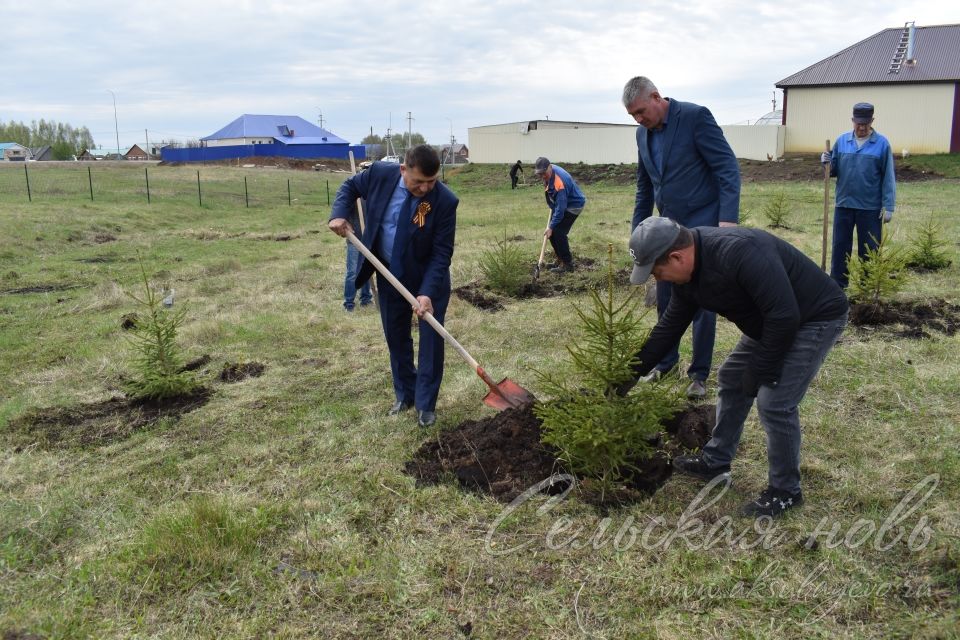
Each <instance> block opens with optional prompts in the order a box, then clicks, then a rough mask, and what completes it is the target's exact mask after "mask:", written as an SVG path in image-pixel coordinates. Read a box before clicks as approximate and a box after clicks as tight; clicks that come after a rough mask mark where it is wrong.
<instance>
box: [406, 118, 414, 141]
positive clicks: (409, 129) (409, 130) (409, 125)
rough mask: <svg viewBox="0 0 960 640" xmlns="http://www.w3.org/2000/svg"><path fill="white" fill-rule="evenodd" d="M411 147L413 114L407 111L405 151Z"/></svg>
mask: <svg viewBox="0 0 960 640" xmlns="http://www.w3.org/2000/svg"><path fill="white" fill-rule="evenodd" d="M412 146H413V113H412V112H410V111H407V149H409V148H410V147H412Z"/></svg>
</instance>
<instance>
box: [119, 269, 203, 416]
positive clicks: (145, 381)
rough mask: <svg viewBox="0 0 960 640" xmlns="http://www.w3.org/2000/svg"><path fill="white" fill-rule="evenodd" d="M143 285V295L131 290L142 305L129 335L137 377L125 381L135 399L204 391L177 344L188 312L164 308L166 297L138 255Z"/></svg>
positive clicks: (134, 297)
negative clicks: (186, 365)
mask: <svg viewBox="0 0 960 640" xmlns="http://www.w3.org/2000/svg"><path fill="white" fill-rule="evenodd" d="M137 260H138V262H139V264H140V275H141V279H142V284H143V294H142V297H138V296H136V295H134V294H132V293H129V292H128V293H127V295H129V296H130V297H131V298H133V299H134V300H135V301H136V302H137V303H138V304H139V305H140V313H139V314H138V317H139V319H138V321H137V322H136V323H135V325H134V326H133V327H132V328H131V331H130V332H129V333H128V334H127V336H128V337H129V340H130V342H131V344H132V346H133V351H134V354H135V355H134V358H133V361H132V366H133V369H134V372H135V374H136V375H135V376H134V377H133V378H132V379H130V380H128V381H127V382H126V384H125V386H126V391H127V393H129V394H130V395H131V396H133V397H134V398H138V399H143V400H166V399H169V398H176V397H183V396H189V395H192V394H194V393H197V392H199V391H201V389H202V387H201V384H200V383H199V382H198V381H197V379H196V377H195V376H194V374H193V373H192V372H190V371H184V369H183V364H184V358H183V356H182V354H181V351H180V347H179V346H178V345H177V330H178V329H179V328H180V327H181V326H182V325H183V321H184V317H185V314H186V312H185V311H184V310H183V309H178V310H176V311H174V310H172V309H167V308H165V307H164V304H163V298H162V295H161V294H160V293H158V292H157V291H156V290H155V289H154V288H153V287H151V286H150V279H149V278H148V277H147V270H146V267H145V266H144V264H143V259H142V258H141V257H140V256H138V257H137Z"/></svg>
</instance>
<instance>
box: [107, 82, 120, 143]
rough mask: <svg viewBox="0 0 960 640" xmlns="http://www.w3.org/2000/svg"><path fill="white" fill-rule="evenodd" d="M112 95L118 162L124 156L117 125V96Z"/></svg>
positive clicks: (112, 93) (111, 93)
mask: <svg viewBox="0 0 960 640" xmlns="http://www.w3.org/2000/svg"><path fill="white" fill-rule="evenodd" d="M107 91H110V89H107ZM110 95H111V96H113V132H114V133H115V134H117V160H119V159H120V158H121V157H122V156H121V155H120V126H119V125H118V124H117V94H115V93H114V92H113V91H110Z"/></svg>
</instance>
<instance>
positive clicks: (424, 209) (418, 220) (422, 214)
mask: <svg viewBox="0 0 960 640" xmlns="http://www.w3.org/2000/svg"><path fill="white" fill-rule="evenodd" d="M428 213H430V203H429V202H421V203H420V204H419V205H417V212H416V213H415V214H413V220H412V222H413V223H414V224H415V225H417V227H418V228H420V229H423V225H425V224H426V223H427V214H428Z"/></svg>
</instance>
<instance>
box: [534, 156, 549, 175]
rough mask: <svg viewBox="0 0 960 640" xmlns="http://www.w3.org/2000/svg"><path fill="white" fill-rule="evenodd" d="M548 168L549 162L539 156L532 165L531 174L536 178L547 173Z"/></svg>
mask: <svg viewBox="0 0 960 640" xmlns="http://www.w3.org/2000/svg"><path fill="white" fill-rule="evenodd" d="M549 168H550V161H549V160H547V159H546V158H544V157H543V156H540V157H539V158H537V161H536V162H535V163H533V172H534V173H535V174H537V175H538V176H539V175H541V174H544V173H546V172H547V169H549Z"/></svg>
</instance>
